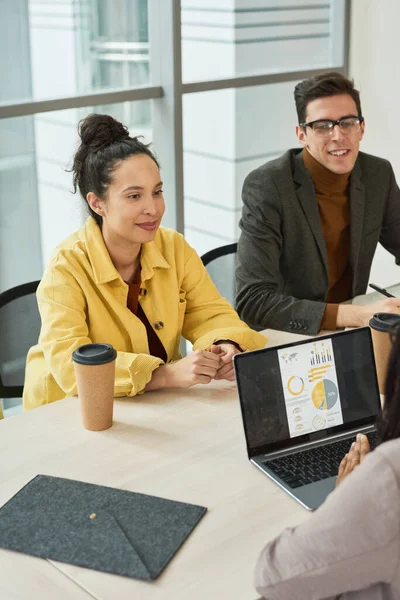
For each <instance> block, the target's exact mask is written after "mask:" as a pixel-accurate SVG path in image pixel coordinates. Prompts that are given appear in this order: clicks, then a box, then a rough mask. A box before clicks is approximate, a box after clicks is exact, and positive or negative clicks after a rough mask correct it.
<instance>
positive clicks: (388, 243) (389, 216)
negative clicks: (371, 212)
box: [379, 163, 400, 264]
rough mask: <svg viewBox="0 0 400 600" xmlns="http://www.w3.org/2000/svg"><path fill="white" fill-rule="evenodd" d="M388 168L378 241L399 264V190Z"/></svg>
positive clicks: (390, 166) (391, 171)
mask: <svg viewBox="0 0 400 600" xmlns="http://www.w3.org/2000/svg"><path fill="white" fill-rule="evenodd" d="M389 168H390V188H389V195H388V199H387V204H386V210H385V214H384V220H383V224H382V229H381V232H380V238H379V241H380V243H381V244H382V246H383V247H384V248H386V250H388V252H390V253H391V254H393V256H394V257H395V259H396V264H400V190H399V187H398V185H397V183H396V178H395V176H394V173H393V169H392V165H391V164H390V163H389Z"/></svg>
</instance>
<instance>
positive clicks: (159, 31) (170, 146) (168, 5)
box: [0, 0, 351, 233]
mask: <svg viewBox="0 0 400 600" xmlns="http://www.w3.org/2000/svg"><path fill="white" fill-rule="evenodd" d="M343 2H344V4H343V6H344V20H345V27H344V33H343V39H342V44H343V46H342V49H341V50H342V53H343V54H342V56H343V66H341V67H336V68H329V67H323V68H317V69H305V70H297V71H288V72H280V73H260V74H256V75H254V74H253V75H248V76H246V75H244V76H239V77H229V78H226V79H218V80H210V81H195V82H189V83H183V82H182V60H181V0H149V1H148V10H149V28H150V36H149V39H150V52H151V59H150V68H151V72H152V81H153V85H148V86H141V87H137V88H133V89H124V90H114V91H106V92H97V93H90V94H83V95H79V96H67V97H63V98H53V99H48V100H41V101H25V102H14V103H8V104H0V119H11V118H15V117H23V116H28V115H35V114H38V113H46V112H51V111H58V110H66V109H70V108H83V107H86V106H97V105H106V104H117V103H122V102H135V101H139V100H153V132H154V143H155V147H156V150H157V153H158V154H159V156H160V157H161V162H162V166H163V177H164V179H165V188H166V190H168V197H169V199H170V210H169V212H167V215H166V218H167V222H166V224H167V226H171V227H173V228H175V229H176V230H177V231H180V232H182V233H183V230H184V181H183V139H182V118H183V114H182V99H183V95H184V94H196V93H200V92H208V91H216V90H224V89H238V88H243V87H251V86H259V85H269V84H275V83H283V82H290V81H298V80H299V79H305V78H308V77H313V76H315V75H318V74H320V73H324V72H328V71H339V72H342V73H344V74H346V75H347V74H348V65H349V49H350V14H351V0H343ZM171 202H172V206H171ZM171 209H172V210H171Z"/></svg>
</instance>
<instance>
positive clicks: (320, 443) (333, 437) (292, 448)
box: [253, 424, 376, 458]
mask: <svg viewBox="0 0 400 600" xmlns="http://www.w3.org/2000/svg"><path fill="white" fill-rule="evenodd" d="M375 429H376V425H375V424H374V425H366V426H365V427H356V428H355V429H350V430H349V431H342V432H341V433H336V434H334V435H330V436H329V437H327V438H323V439H321V440H314V441H312V442H304V443H302V444H298V445H297V446H290V448H282V449H280V450H275V451H274V452H268V453H267V454H259V455H258V457H257V458H259V457H262V458H273V457H275V456H284V455H285V454H293V453H295V452H302V451H303V450H307V449H309V448H315V447H317V446H324V445H325V444H330V443H331V442H338V441H340V440H345V439H346V438H350V437H355V436H356V435H357V433H370V432H371V431H374V430H375ZM253 458H256V457H253Z"/></svg>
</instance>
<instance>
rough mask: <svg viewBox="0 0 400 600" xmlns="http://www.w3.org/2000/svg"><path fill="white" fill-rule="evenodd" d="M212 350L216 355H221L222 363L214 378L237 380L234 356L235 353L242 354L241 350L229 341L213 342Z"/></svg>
mask: <svg viewBox="0 0 400 600" xmlns="http://www.w3.org/2000/svg"><path fill="white" fill-rule="evenodd" d="M211 352H212V353H213V354H215V355H216V356H219V358H220V361H221V365H220V367H219V369H218V371H217V373H216V375H215V377H214V379H226V380H227V381H235V371H234V368H233V360H232V359H233V356H234V354H240V353H241V351H240V350H239V349H238V348H236V346H234V345H233V344H230V343H229V342H221V343H220V344H213V345H212V346H211Z"/></svg>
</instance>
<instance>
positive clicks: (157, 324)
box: [154, 321, 164, 331]
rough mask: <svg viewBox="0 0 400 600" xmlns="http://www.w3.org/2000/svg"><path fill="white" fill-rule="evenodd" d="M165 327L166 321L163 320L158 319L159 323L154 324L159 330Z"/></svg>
mask: <svg viewBox="0 0 400 600" xmlns="http://www.w3.org/2000/svg"><path fill="white" fill-rule="evenodd" d="M163 327H164V323H163V322H162V321H157V323H156V324H155V325H154V328H155V329H157V331H159V330H160V329H162V328H163Z"/></svg>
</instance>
